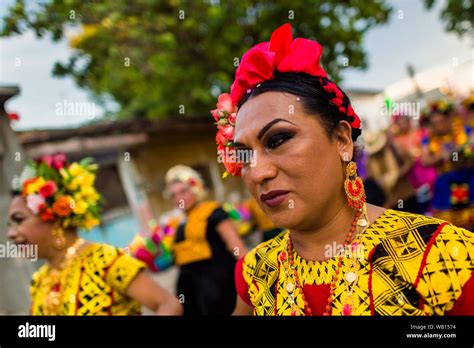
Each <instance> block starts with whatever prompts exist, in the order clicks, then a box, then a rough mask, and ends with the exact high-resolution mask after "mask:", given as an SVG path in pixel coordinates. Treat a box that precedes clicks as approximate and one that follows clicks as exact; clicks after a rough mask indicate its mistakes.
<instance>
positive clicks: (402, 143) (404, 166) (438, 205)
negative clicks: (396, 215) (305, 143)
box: [359, 95, 474, 230]
mask: <svg viewBox="0 0 474 348" xmlns="http://www.w3.org/2000/svg"><path fill="white" fill-rule="evenodd" d="M473 126H474V95H471V96H469V97H467V98H465V99H463V100H459V101H458V102H457V103H455V102H450V101H447V100H434V101H430V102H429V103H428V106H427V107H426V110H425V111H424V112H423V113H422V114H421V117H419V115H409V114H407V115H403V114H396V115H393V116H392V122H391V126H390V128H389V129H388V130H387V131H379V132H367V133H366V134H365V136H364V139H365V142H366V144H365V156H363V157H362V158H361V160H360V161H359V167H360V168H361V173H362V174H361V175H362V176H363V178H364V181H365V184H366V190H367V197H368V198H367V199H368V202H371V203H374V204H378V205H382V206H384V207H387V208H393V209H397V210H402V211H407V212H412V213H417V214H424V215H430V216H434V217H437V218H440V219H443V220H447V221H450V222H452V223H453V224H455V225H457V226H462V227H464V228H466V229H468V230H474V132H473Z"/></svg>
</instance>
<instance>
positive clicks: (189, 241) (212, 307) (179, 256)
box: [165, 165, 246, 316]
mask: <svg viewBox="0 0 474 348" xmlns="http://www.w3.org/2000/svg"><path fill="white" fill-rule="evenodd" d="M165 181H166V191H165V194H166V195H167V196H168V197H169V198H170V199H172V200H173V202H174V204H175V205H176V206H177V207H178V208H179V209H181V210H182V211H183V212H184V214H185V215H186V219H185V221H183V222H182V223H181V224H180V225H179V227H178V228H177V230H176V233H175V236H174V241H173V244H172V251H173V256H174V261H175V263H176V265H177V266H179V278H178V286H177V292H178V296H179V297H180V300H181V299H182V303H183V307H184V315H185V316H188V315H190V316H195V315H230V314H231V313H232V310H233V309H234V306H235V299H236V291H235V286H234V278H233V274H234V267H235V263H236V260H237V259H238V258H239V257H240V255H244V254H245V253H246V248H245V244H244V243H243V242H242V240H241V239H240V237H239V234H238V232H237V228H236V226H235V225H234V223H233V222H232V220H231V219H230V217H229V215H228V213H227V212H226V211H225V210H224V209H223V208H222V206H221V204H219V203H218V202H215V201H212V200H206V199H205V197H206V189H205V187H204V181H203V180H202V178H201V176H200V175H199V173H198V172H196V171H195V170H194V169H193V168H191V167H188V166H184V165H177V166H174V167H172V168H170V169H169V170H168V172H167V173H166V176H165Z"/></svg>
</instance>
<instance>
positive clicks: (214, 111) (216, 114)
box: [211, 109, 219, 122]
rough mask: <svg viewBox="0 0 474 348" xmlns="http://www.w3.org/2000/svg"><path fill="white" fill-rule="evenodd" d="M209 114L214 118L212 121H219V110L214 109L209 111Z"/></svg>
mask: <svg viewBox="0 0 474 348" xmlns="http://www.w3.org/2000/svg"><path fill="white" fill-rule="evenodd" d="M211 114H212V117H214V120H216V122H217V121H219V110H218V109H214V110H211Z"/></svg>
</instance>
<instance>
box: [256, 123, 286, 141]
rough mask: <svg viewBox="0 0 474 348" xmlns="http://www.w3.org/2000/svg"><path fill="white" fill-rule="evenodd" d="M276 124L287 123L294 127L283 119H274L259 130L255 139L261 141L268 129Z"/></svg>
mask: <svg viewBox="0 0 474 348" xmlns="http://www.w3.org/2000/svg"><path fill="white" fill-rule="evenodd" d="M278 122H287V123H290V124H292V125H294V126H295V124H294V123H293V122H290V121H288V120H285V119H284V118H275V119H274V120H273V121H270V122H268V123H267V124H266V125H265V126H264V127H263V128H262V129H260V131H259V132H258V134H257V139H258V140H260V139H262V137H263V136H264V135H265V133H266V132H268V130H269V129H270V128H272V127H273V125H275V124H276V123H278Z"/></svg>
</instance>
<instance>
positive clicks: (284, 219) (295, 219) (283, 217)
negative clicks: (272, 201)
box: [268, 209, 301, 230]
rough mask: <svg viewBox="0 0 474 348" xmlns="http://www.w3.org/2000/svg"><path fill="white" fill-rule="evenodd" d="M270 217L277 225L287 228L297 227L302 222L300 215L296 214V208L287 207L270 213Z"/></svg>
mask: <svg viewBox="0 0 474 348" xmlns="http://www.w3.org/2000/svg"><path fill="white" fill-rule="evenodd" d="M268 217H269V218H270V220H271V221H272V223H273V224H274V225H275V227H279V228H285V229H289V230H290V229H297V227H298V226H299V225H300V224H301V219H300V217H299V216H298V215H295V212H294V210H292V209H287V210H285V211H281V212H275V213H273V214H269V215H268Z"/></svg>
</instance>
